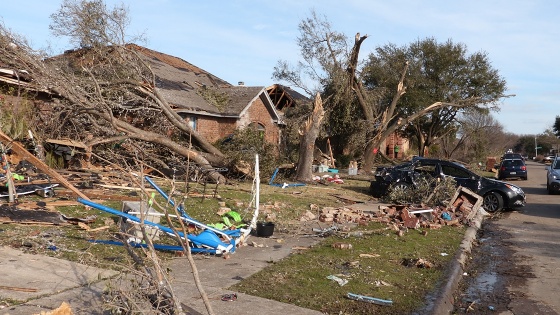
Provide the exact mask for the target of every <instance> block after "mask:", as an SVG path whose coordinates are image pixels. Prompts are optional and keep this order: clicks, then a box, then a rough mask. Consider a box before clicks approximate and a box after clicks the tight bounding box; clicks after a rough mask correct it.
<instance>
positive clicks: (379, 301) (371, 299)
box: [347, 292, 393, 306]
mask: <svg viewBox="0 0 560 315" xmlns="http://www.w3.org/2000/svg"><path fill="white" fill-rule="evenodd" d="M347 297H348V298H349V299H351V300H356V301H362V302H368V303H373V304H377V305H384V306H391V305H393V301H391V300H383V299H378V298H374V297H369V296H365V295H359V294H354V293H350V292H348V295H347Z"/></svg>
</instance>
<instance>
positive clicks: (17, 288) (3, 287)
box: [0, 285, 37, 292]
mask: <svg viewBox="0 0 560 315" xmlns="http://www.w3.org/2000/svg"><path fill="white" fill-rule="evenodd" d="M0 289H1V290H9V291H19V292H37V289H34V288H21V287H8V286H4V285H0Z"/></svg>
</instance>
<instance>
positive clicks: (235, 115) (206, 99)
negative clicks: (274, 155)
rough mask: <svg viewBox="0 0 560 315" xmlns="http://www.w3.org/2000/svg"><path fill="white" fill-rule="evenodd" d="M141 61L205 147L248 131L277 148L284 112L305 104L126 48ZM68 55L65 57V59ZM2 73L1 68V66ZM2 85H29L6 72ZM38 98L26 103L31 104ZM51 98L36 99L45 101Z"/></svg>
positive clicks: (282, 90) (276, 90) (292, 95)
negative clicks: (248, 128) (299, 104)
mask: <svg viewBox="0 0 560 315" xmlns="http://www.w3.org/2000/svg"><path fill="white" fill-rule="evenodd" d="M129 48H133V49H135V50H136V51H137V52H138V53H139V55H141V56H143V57H145V58H144V59H145V61H146V62H147V63H148V64H149V65H150V68H151V69H152V70H153V72H154V75H155V81H156V86H157V87H158V89H159V91H160V93H161V94H162V95H163V96H164V98H165V99H166V100H167V101H168V102H169V104H170V105H171V106H172V108H173V109H174V110H175V111H176V112H177V113H178V114H179V115H180V116H181V117H183V118H184V119H185V120H186V121H187V122H188V123H189V125H190V126H191V127H192V128H193V129H194V130H196V131H197V132H198V133H199V134H200V135H201V136H203V137H204V138H205V139H206V140H208V141H209V142H216V141H219V140H220V139H224V138H226V137H227V136H229V135H230V134H232V133H233V132H234V131H235V130H236V129H243V128H247V127H252V128H255V129H257V130H259V131H261V132H262V134H263V138H264V139H265V141H267V142H269V143H272V144H274V145H276V146H277V147H279V146H280V143H281V138H282V132H283V129H284V127H285V124H284V122H283V119H282V117H283V113H282V112H283V110H285V109H287V108H290V107H293V106H295V104H296V103H297V102H299V101H300V100H303V99H306V98H305V97H304V96H302V95H301V94H299V93H297V92H295V91H293V90H291V89H289V88H287V87H284V86H281V85H273V86H271V87H268V88H267V87H264V86H256V87H250V86H245V85H244V84H242V83H241V82H240V83H239V85H237V86H234V85H232V84H230V83H228V82H226V81H225V80H222V79H220V78H218V77H216V76H214V75H213V74H211V73H208V72H207V71H205V70H203V69H200V68H199V67H196V66H194V65H192V64H190V63H189V62H187V61H185V60H182V59H180V58H178V57H174V56H170V55H167V54H164V53H161V52H157V51H154V50H150V49H148V48H145V47H141V46H138V45H129ZM73 52H75V51H73V50H70V51H67V52H65V54H64V55H68V56H70V55H71V54H72V53H73ZM0 68H1V67H0ZM4 72H5V73H3V74H2V75H3V76H2V77H3V78H4V80H3V82H2V83H4V84H5V86H8V87H11V88H12V89H13V88H14V87H16V89H17V88H21V87H26V85H29V83H28V82H26V81H24V80H19V81H18V80H17V78H16V73H15V72H13V71H12V70H10V69H5V71H4ZM36 97H40V96H38V94H37V93H36V94H34V95H33V96H32V97H31V98H32V99H33V101H35V98H36ZM50 97H52V95H47V96H46V97H40V98H41V101H46V102H48V101H49V98H50Z"/></svg>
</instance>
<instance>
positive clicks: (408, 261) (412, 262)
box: [402, 258, 434, 268]
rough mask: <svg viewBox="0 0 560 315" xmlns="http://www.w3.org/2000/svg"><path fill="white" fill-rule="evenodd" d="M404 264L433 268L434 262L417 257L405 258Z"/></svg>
mask: <svg viewBox="0 0 560 315" xmlns="http://www.w3.org/2000/svg"><path fill="white" fill-rule="evenodd" d="M402 264H403V266H406V267H418V268H433V267H434V264H433V263H431V262H429V261H427V260H425V259H423V258H415V259H407V258H405V259H403V261H402Z"/></svg>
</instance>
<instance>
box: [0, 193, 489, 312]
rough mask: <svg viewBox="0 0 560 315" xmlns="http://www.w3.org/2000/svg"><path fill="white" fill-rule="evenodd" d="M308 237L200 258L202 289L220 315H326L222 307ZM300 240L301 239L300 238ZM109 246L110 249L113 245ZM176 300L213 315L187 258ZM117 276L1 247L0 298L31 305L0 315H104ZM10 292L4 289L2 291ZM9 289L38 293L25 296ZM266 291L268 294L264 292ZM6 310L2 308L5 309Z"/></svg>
mask: <svg viewBox="0 0 560 315" xmlns="http://www.w3.org/2000/svg"><path fill="white" fill-rule="evenodd" d="M355 207H357V208H360V210H362V211H377V209H378V207H379V204H356V205H355ZM481 220H482V215H480V216H477V223H476V224H474V225H473V227H471V228H469V231H468V232H467V234H466V237H465V240H464V241H463V244H462V245H461V249H460V250H459V252H458V253H457V255H456V259H454V260H453V263H452V265H451V266H450V268H449V273H448V275H447V276H448V279H447V280H448V281H446V283H447V284H446V285H444V286H442V287H441V289H440V290H439V291H438V292H435V293H434V294H433V295H432V298H431V300H430V299H429V300H428V301H427V303H429V304H430V305H428V306H427V308H426V309H425V314H448V313H449V311H451V309H452V307H453V305H452V293H453V291H454V290H455V288H456V286H457V283H458V282H459V280H460V278H461V275H462V264H463V263H464V261H465V259H466V257H467V253H468V252H470V247H471V243H472V242H473V240H474V238H475V237H476V230H477V229H478V228H479V227H480V221H481ZM304 229H306V230H305V231H304V230H301V232H302V233H290V234H282V233H279V232H275V233H274V235H273V237H271V238H259V237H254V236H251V237H250V238H249V239H248V240H247V243H248V244H249V245H248V246H242V247H240V248H238V249H237V250H236V252H235V253H234V254H231V255H230V256H229V258H228V259H224V258H223V257H216V256H202V255H195V256H194V258H195V263H196V266H197V269H198V273H199V277H200V279H201V282H202V287H203V289H204V290H205V292H206V294H207V295H208V297H209V299H210V301H211V305H212V309H213V310H214V312H215V313H216V314H220V315H221V314H226V315H237V314H239V315H241V314H248V313H260V314H268V315H285V314H296V315H307V314H309V315H314V314H317V315H318V314H322V313H321V312H318V311H314V310H309V309H304V308H300V307H297V306H294V305H291V304H286V303H280V302H276V301H272V300H267V299H263V298H259V297H256V296H251V295H246V294H239V293H238V298H237V300H236V301H233V302H231V301H228V302H226V301H222V300H221V297H222V295H224V294H231V293H236V292H232V291H229V290H227V288H228V287H230V286H231V285H233V284H235V283H237V282H239V281H241V280H243V279H245V278H247V277H249V276H250V275H252V274H254V273H256V272H257V271H259V270H261V269H263V268H265V267H266V266H267V265H268V264H270V262H274V261H279V260H281V259H283V258H285V257H287V256H288V255H290V254H291V253H293V252H294V251H295V250H294V248H295V247H308V246H311V245H314V244H316V243H317V242H319V241H320V239H319V238H317V237H313V236H306V235H303V234H304V233H303V232H306V233H310V232H311V227H304ZM297 234H299V235H297ZM107 246H109V245H107ZM166 267H168V268H169V270H171V271H170V278H171V279H172V284H173V288H174V291H175V294H176V295H177V296H178V297H179V300H180V302H181V303H182V304H183V305H185V309H184V310H185V311H186V313H187V314H207V311H206V308H205V306H204V304H203V302H202V300H201V298H200V294H199V292H198V290H197V288H196V286H195V284H194V280H193V275H192V272H191V268H190V266H189V264H188V261H187V259H186V258H185V257H181V258H175V259H172V260H171V261H169V262H168V263H167V266H166ZM114 274H115V272H114V271H109V270H102V269H98V268H93V267H88V266H85V265H81V264H77V263H72V262H68V261H66V260H61V259H56V258H51V257H46V256H39V255H31V254H24V253H22V252H20V251H18V250H14V249H11V248H8V247H0V297H2V298H10V299H14V300H20V301H22V300H23V301H25V300H27V301H28V302H26V303H24V304H23V305H19V306H15V307H4V308H0V315H19V314H25V315H30V314H40V313H41V312H42V311H45V312H46V311H49V310H52V309H55V308H57V307H59V306H60V305H61V303H62V302H67V303H69V304H70V306H71V307H72V311H73V312H74V314H76V315H77V314H84V315H85V314H90V315H91V314H93V315H95V314H103V311H102V309H103V301H102V292H103V289H104V287H105V281H99V280H98V279H104V278H107V277H110V276H112V275H114ZM2 287H4V288H2ZM6 287H14V288H20V289H36V291H35V292H23V291H16V290H11V289H5V288H6ZM263 289H266V288H263ZM0 307H1V306H0Z"/></svg>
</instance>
